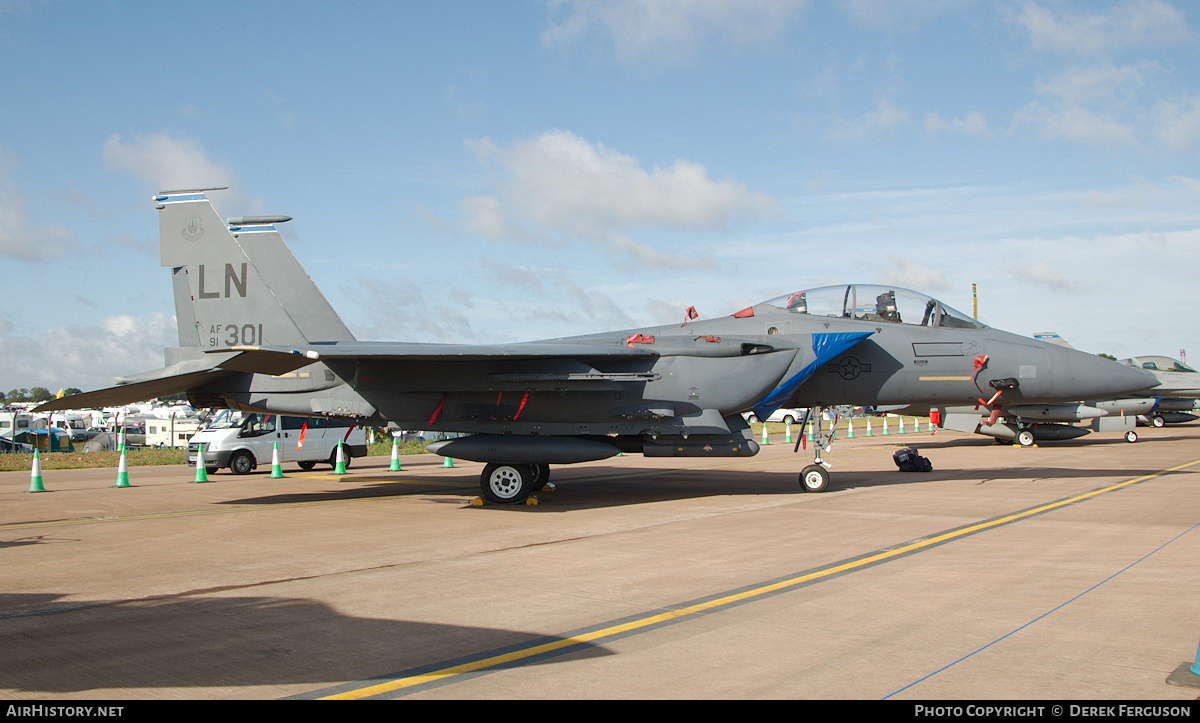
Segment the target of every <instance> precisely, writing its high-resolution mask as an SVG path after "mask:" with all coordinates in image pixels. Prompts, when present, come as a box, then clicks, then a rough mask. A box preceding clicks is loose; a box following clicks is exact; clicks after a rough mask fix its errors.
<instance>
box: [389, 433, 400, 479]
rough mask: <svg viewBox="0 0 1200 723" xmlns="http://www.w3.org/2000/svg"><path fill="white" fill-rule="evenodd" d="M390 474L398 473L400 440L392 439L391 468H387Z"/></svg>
mask: <svg viewBox="0 0 1200 723" xmlns="http://www.w3.org/2000/svg"><path fill="white" fill-rule="evenodd" d="M388 469H389V470H390V471H392V472H399V471H400V440H398V439H396V438H395V437H392V466H390V467H388Z"/></svg>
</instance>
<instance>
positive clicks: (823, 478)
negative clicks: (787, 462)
mask: <svg viewBox="0 0 1200 723" xmlns="http://www.w3.org/2000/svg"><path fill="white" fill-rule="evenodd" d="M828 487H829V470H827V469H825V468H824V467H822V466H821V465H819V464H810V465H809V466H807V467H805V468H804V470H803V471H801V472H800V489H802V490H804V491H805V492H824V491H825V490H826V488H828Z"/></svg>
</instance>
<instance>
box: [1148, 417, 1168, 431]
mask: <svg viewBox="0 0 1200 723" xmlns="http://www.w3.org/2000/svg"><path fill="white" fill-rule="evenodd" d="M1150 423H1151V424H1153V425H1154V426H1156V427H1158V428H1159V429H1162V428H1163V427H1165V426H1166V425H1167V420H1165V419H1163V418H1162V415H1159V414H1155V415H1154V416H1153V417H1150Z"/></svg>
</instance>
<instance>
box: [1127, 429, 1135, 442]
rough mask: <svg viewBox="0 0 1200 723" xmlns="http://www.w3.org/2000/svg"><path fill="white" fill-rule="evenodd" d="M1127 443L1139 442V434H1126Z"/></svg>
mask: <svg viewBox="0 0 1200 723" xmlns="http://www.w3.org/2000/svg"><path fill="white" fill-rule="evenodd" d="M1125 441H1126V442H1136V441H1137V432H1132V431H1130V432H1126V433H1125Z"/></svg>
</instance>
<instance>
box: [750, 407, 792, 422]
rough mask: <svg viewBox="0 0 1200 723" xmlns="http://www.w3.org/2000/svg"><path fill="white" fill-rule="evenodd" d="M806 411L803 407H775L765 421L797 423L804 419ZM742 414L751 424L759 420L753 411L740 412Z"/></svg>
mask: <svg viewBox="0 0 1200 723" xmlns="http://www.w3.org/2000/svg"><path fill="white" fill-rule="evenodd" d="M806 411H807V410H805V409H788V408H786V407H781V408H779V409H776V410H775V411H774V412H771V416H770V417H767V421H768V422H781V423H783V424H799V423H800V421H801V420H803V419H804V413H805V412H806ZM742 416H743V417H744V418H745V419H746V421H747V422H749V423H751V424H755V423H757V422H759V421H761V420H760V419H759V418H758V415H757V414H755V413H754V412H742Z"/></svg>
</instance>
